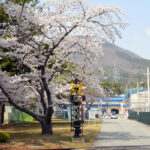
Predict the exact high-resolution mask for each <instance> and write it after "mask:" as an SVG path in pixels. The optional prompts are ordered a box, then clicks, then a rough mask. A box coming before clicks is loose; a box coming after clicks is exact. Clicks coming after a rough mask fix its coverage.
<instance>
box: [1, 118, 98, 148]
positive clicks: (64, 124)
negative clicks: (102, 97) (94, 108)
mask: <svg viewBox="0 0 150 150" xmlns="http://www.w3.org/2000/svg"><path fill="white" fill-rule="evenodd" d="M1 131H5V132H7V133H9V134H10V136H11V139H10V140H9V141H8V142H7V143H3V144H2V143H0V149H1V148H4V147H5V150H7V149H8V147H9V149H10V147H11V149H12V150H16V149H17V148H18V149H20V148H23V149H42V148H48V149H54V148H58V149H62V148H78V147H91V144H92V142H93V140H94V138H95V137H96V135H97V133H98V132H99V131H100V120H97V121H94V120H90V121H86V122H85V123H84V129H83V137H84V138H85V142H72V140H71V137H72V136H73V135H74V132H73V131H71V130H70V121H68V120H64V119H53V135H52V136H42V135H41V128H40V125H39V124H38V123H37V122H34V123H33V122H32V123H19V124H11V125H3V126H2V127H0V132H1ZM14 147H16V148H14Z"/></svg>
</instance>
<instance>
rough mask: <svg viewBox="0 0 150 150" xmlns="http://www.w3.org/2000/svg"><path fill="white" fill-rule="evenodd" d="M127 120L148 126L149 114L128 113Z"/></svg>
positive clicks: (149, 122) (149, 121)
mask: <svg viewBox="0 0 150 150" xmlns="http://www.w3.org/2000/svg"><path fill="white" fill-rule="evenodd" d="M128 118H129V119H133V120H137V121H139V122H142V123H145V124H150V112H129V117H128Z"/></svg>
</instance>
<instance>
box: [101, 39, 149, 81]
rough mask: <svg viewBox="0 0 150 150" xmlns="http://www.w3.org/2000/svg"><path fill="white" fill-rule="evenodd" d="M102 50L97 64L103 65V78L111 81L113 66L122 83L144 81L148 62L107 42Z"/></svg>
mask: <svg viewBox="0 0 150 150" xmlns="http://www.w3.org/2000/svg"><path fill="white" fill-rule="evenodd" d="M102 49H103V53H104V56H103V57H101V58H100V60H99V63H100V64H102V65H103V67H104V70H105V76H107V78H108V79H109V80H113V75H114V74H113V70H114V66H116V68H117V70H118V72H119V73H120V80H122V82H124V83H129V82H130V83H131V82H133V80H134V82H135V81H140V80H146V77H145V76H144V73H145V72H146V68H147V67H150V60H148V59H143V58H141V57H140V56H138V55H136V54H134V53H133V52H131V51H129V50H126V49H123V48H120V47H118V46H116V45H114V44H111V43H109V42H105V43H104V44H103V46H102Z"/></svg>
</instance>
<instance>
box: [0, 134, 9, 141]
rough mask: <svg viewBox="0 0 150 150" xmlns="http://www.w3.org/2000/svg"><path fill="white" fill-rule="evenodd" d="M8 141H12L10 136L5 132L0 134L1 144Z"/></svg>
mask: <svg viewBox="0 0 150 150" xmlns="http://www.w3.org/2000/svg"><path fill="white" fill-rule="evenodd" d="M8 139H10V135H9V134H8V133H5V132H0V142H6V141H7V140H8Z"/></svg>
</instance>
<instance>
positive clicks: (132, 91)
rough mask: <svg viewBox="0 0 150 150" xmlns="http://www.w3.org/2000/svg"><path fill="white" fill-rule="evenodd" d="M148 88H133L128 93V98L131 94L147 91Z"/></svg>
mask: <svg viewBox="0 0 150 150" xmlns="http://www.w3.org/2000/svg"><path fill="white" fill-rule="evenodd" d="M147 90H148V88H141V89H132V90H130V91H128V92H127V93H126V98H128V97H130V95H131V94H134V93H137V92H142V91H147Z"/></svg>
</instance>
